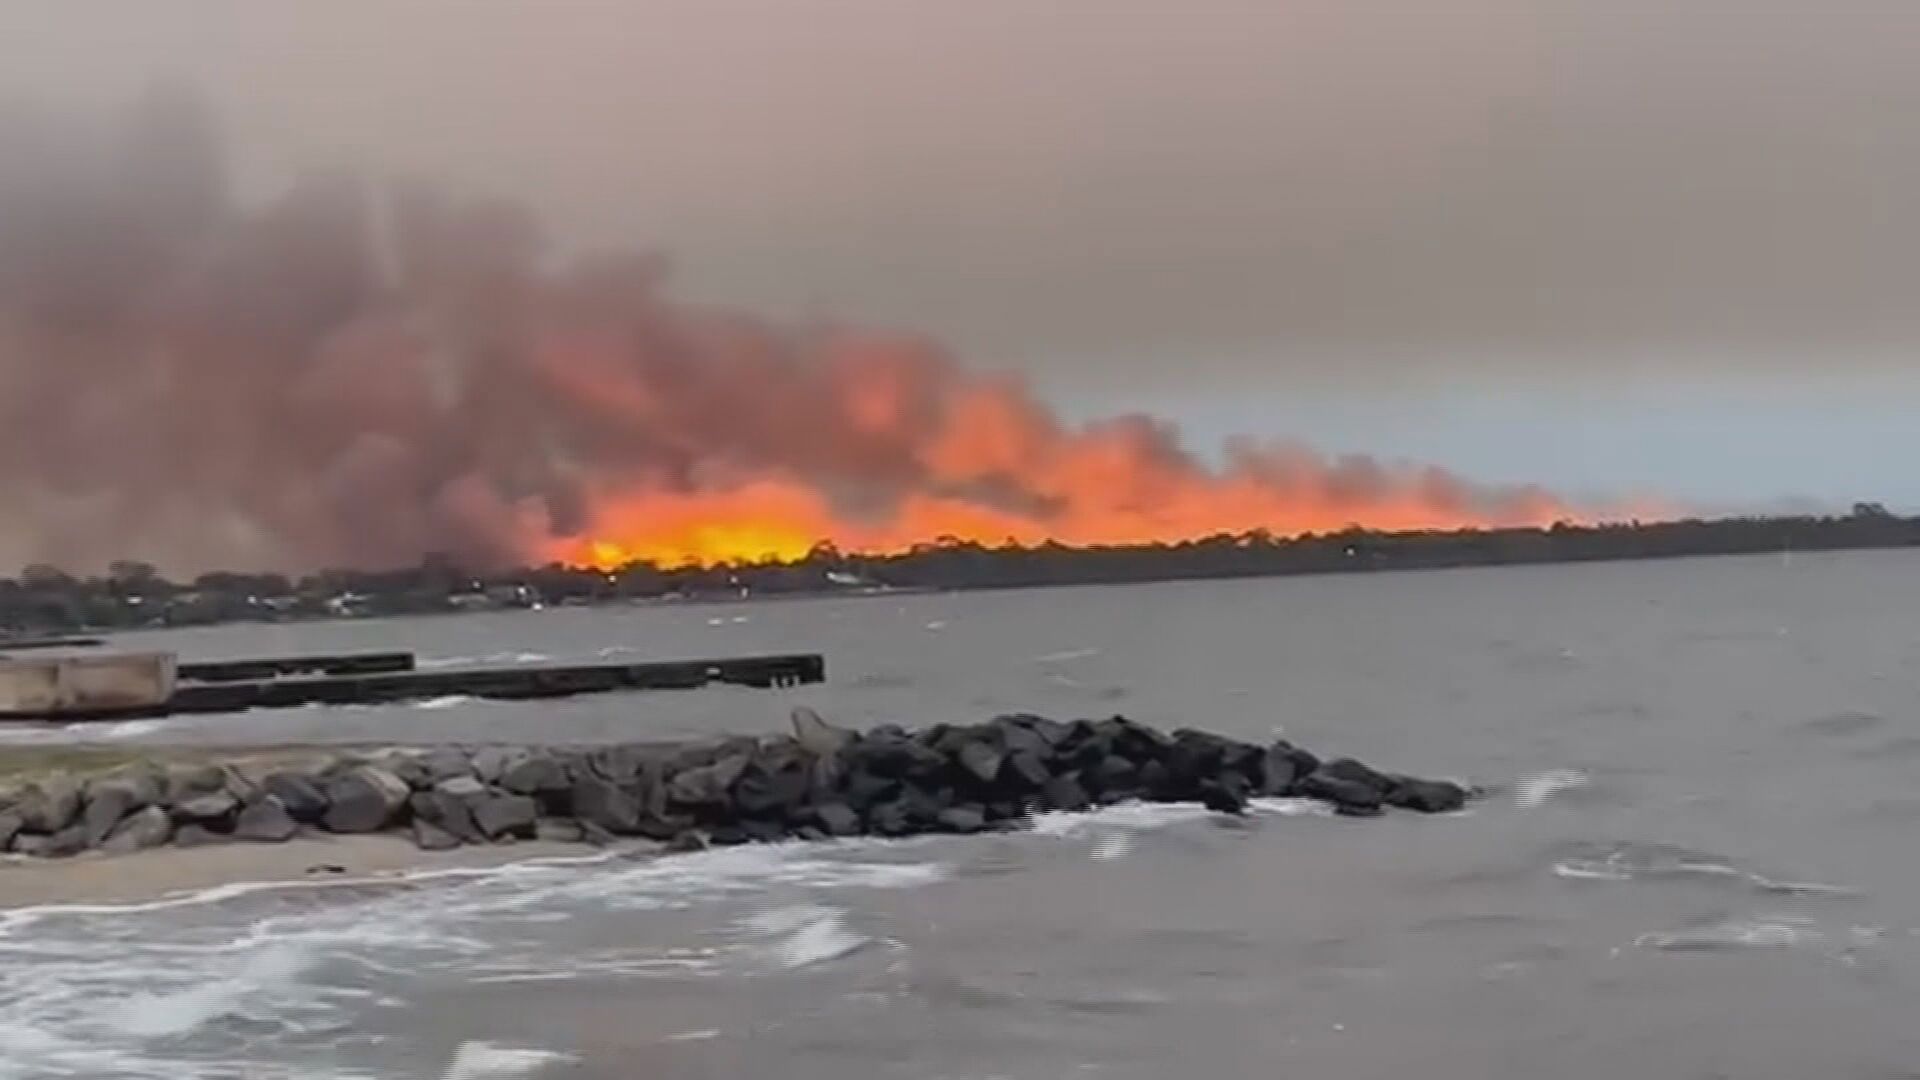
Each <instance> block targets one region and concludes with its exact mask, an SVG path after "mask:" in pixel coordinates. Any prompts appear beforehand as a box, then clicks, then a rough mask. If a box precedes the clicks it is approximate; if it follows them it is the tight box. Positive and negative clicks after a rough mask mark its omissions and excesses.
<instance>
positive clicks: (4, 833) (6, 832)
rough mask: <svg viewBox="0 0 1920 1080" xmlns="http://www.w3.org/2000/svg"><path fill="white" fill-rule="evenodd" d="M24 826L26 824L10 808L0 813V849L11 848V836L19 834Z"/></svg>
mask: <svg viewBox="0 0 1920 1080" xmlns="http://www.w3.org/2000/svg"><path fill="white" fill-rule="evenodd" d="M25 827H26V824H25V822H23V821H21V820H20V815H19V814H16V813H14V812H13V811H11V810H8V811H6V812H5V813H0V851H6V850H8V849H9V848H11V847H12V845H13V838H14V837H15V836H18V835H20V830H21V829H23V828H25Z"/></svg>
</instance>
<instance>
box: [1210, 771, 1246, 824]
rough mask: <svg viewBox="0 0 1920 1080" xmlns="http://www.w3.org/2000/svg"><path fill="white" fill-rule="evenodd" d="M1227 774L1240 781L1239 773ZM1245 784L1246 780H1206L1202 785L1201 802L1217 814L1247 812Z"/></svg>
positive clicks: (1235, 814) (1236, 814)
mask: <svg viewBox="0 0 1920 1080" xmlns="http://www.w3.org/2000/svg"><path fill="white" fill-rule="evenodd" d="M1227 775H1228V776H1230V777H1232V778H1233V780H1234V781H1240V777H1239V776H1238V774H1234V773H1229V774H1227ZM1243 785H1244V781H1240V782H1238V783H1235V782H1228V781H1225V780H1209V781H1206V782H1204V783H1202V784H1201V785H1200V802H1201V803H1202V804H1203V805H1205V806H1206V808H1207V809H1209V810H1211V811H1213V812H1214V813H1216V814H1233V815H1234V816H1236V817H1237V816H1239V815H1241V814H1244V813H1246V812H1247V795H1246V791H1245V790H1244V787H1243Z"/></svg>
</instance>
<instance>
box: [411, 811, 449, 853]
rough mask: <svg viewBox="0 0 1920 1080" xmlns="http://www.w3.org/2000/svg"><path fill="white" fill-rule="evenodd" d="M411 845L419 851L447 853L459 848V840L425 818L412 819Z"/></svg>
mask: <svg viewBox="0 0 1920 1080" xmlns="http://www.w3.org/2000/svg"><path fill="white" fill-rule="evenodd" d="M413 843H414V846H415V847H417V848H419V849H420V850H421V851H448V850H451V849H453V848H457V847H459V846H460V843H461V841H460V838H459V837H458V836H455V835H454V834H453V833H451V832H449V831H447V830H446V829H443V828H441V827H440V826H438V825H436V824H434V823H433V822H431V821H428V820H426V819H425V818H414V819H413Z"/></svg>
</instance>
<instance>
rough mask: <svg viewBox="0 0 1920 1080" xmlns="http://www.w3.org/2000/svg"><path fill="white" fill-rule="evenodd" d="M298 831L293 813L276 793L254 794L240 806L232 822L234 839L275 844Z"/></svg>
mask: <svg viewBox="0 0 1920 1080" xmlns="http://www.w3.org/2000/svg"><path fill="white" fill-rule="evenodd" d="M299 831H300V823H299V822H298V821H296V820H294V817H293V814H292V813H291V812H289V811H288V809H287V806H286V804H285V803H283V802H281V801H280V797H279V796H278V795H258V796H256V797H255V798H254V800H253V801H252V802H250V803H248V804H247V805H246V806H244V807H242V808H241V810H240V816H239V817H238V818H236V819H235V820H234V823H233V836H234V839H236V840H252V841H256V842H259V843H273V844H277V843H279V842H281V841H282V840H291V839H293V836H294V834H295V833H297V832H299Z"/></svg>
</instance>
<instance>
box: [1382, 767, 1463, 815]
mask: <svg viewBox="0 0 1920 1080" xmlns="http://www.w3.org/2000/svg"><path fill="white" fill-rule="evenodd" d="M1386 803H1387V805H1388V806H1397V807H1399V808H1401V809H1403V810H1417V811H1419V812H1420V813H1422V814H1447V813H1452V812H1453V811H1455V810H1458V809H1460V808H1461V807H1463V806H1465V805H1466V804H1467V789H1466V788H1463V787H1461V786H1460V785H1459V784H1455V783H1452V782H1451V781H1447V780H1421V779H1419V778H1418V777H1412V776H1396V777H1393V778H1392V782H1391V783H1390V784H1388V786H1387V792H1386Z"/></svg>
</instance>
